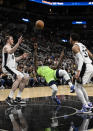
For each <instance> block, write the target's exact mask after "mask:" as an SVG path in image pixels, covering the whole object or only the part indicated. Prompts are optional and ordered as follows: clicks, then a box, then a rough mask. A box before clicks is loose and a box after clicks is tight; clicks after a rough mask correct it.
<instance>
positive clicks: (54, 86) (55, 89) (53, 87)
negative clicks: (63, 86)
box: [50, 84, 58, 92]
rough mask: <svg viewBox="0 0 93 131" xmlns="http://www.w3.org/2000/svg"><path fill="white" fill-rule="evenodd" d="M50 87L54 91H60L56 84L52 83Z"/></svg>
mask: <svg viewBox="0 0 93 131" xmlns="http://www.w3.org/2000/svg"><path fill="white" fill-rule="evenodd" d="M50 88H52V89H53V91H56V92H57V91H58V88H57V86H56V85H55V84H53V85H51V86H50Z"/></svg>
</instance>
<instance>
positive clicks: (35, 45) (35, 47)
mask: <svg viewBox="0 0 93 131" xmlns="http://www.w3.org/2000/svg"><path fill="white" fill-rule="evenodd" d="M37 49H38V45H37V43H34V68H35V76H36V72H37Z"/></svg>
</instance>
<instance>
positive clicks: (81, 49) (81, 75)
mask: <svg viewBox="0 0 93 131" xmlns="http://www.w3.org/2000/svg"><path fill="white" fill-rule="evenodd" d="M79 39H80V37H79V35H78V34H77V33H72V34H71V35H70V43H71V44H72V46H73V47H72V51H73V53H74V57H75V61H76V65H77V71H76V75H75V78H76V81H75V91H76V94H77V96H78V98H79V99H80V101H81V102H82V104H83V105H82V109H81V110H80V111H81V112H82V113H86V112H91V111H90V109H91V108H92V103H91V102H90V101H89V97H88V94H87V92H86V90H85V89H84V88H83V87H82V86H83V85H84V84H86V83H89V81H90V79H91V77H93V65H92V60H91V59H90V58H93V55H92V53H91V52H90V51H89V50H88V49H87V48H86V46H85V45H83V44H82V43H80V42H79Z"/></svg>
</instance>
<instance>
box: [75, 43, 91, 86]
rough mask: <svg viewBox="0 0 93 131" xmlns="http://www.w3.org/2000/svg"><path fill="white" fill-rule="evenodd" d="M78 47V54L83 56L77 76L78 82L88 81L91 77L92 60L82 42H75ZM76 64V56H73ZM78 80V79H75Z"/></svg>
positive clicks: (84, 82)
mask: <svg viewBox="0 0 93 131" xmlns="http://www.w3.org/2000/svg"><path fill="white" fill-rule="evenodd" d="M75 45H78V46H79V48H80V54H81V55H82V58H83V66H82V70H81V73H80V77H79V79H80V80H79V83H80V84H86V83H89V81H90V79H91V77H93V65H92V60H91V59H90V58H89V56H88V52H87V48H86V47H85V45H83V44H82V43H76V44H75ZM75 62H76V65H78V58H77V57H76V56H75ZM77 82H78V81H77Z"/></svg>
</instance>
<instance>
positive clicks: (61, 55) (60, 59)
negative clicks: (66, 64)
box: [54, 49, 64, 69]
mask: <svg viewBox="0 0 93 131" xmlns="http://www.w3.org/2000/svg"><path fill="white" fill-rule="evenodd" d="M63 57H64V49H63V50H62V52H61V54H60V57H59V61H58V64H57V66H56V67H54V69H58V68H59V66H60V65H61V63H62V60H63Z"/></svg>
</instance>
